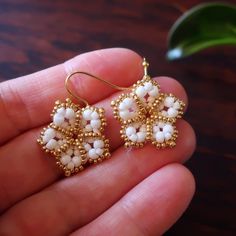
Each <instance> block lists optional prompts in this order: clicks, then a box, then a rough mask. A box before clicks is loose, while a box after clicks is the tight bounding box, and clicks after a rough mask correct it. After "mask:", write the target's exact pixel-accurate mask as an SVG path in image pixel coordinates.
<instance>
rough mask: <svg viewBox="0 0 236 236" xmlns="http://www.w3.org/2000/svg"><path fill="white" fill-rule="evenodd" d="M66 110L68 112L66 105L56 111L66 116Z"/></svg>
mask: <svg viewBox="0 0 236 236" xmlns="http://www.w3.org/2000/svg"><path fill="white" fill-rule="evenodd" d="M65 112H66V110H65V108H64V107H61V108H59V109H57V112H56V113H58V114H60V115H62V116H64V115H65Z"/></svg>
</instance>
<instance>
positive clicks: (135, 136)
mask: <svg viewBox="0 0 236 236" xmlns="http://www.w3.org/2000/svg"><path fill="white" fill-rule="evenodd" d="M137 138H138V137H137V135H136V134H132V135H130V136H129V139H130V140H131V141H132V142H136V141H137Z"/></svg>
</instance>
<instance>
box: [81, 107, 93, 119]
mask: <svg viewBox="0 0 236 236" xmlns="http://www.w3.org/2000/svg"><path fill="white" fill-rule="evenodd" d="M92 112H93V111H92V110H90V109H87V110H84V111H83V118H84V119H85V120H91V115H92Z"/></svg>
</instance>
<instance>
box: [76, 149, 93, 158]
mask: <svg viewBox="0 0 236 236" xmlns="http://www.w3.org/2000/svg"><path fill="white" fill-rule="evenodd" d="M90 148H91V147H90ZM74 155H75V156H80V151H79V150H78V149H76V150H74Z"/></svg>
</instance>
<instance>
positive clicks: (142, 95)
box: [135, 86, 147, 98]
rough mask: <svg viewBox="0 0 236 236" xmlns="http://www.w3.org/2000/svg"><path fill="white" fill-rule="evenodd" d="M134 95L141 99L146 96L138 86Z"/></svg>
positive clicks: (142, 88) (141, 87) (143, 90)
mask: <svg viewBox="0 0 236 236" xmlns="http://www.w3.org/2000/svg"><path fill="white" fill-rule="evenodd" d="M135 93H136V94H137V96H138V97H140V98H143V97H144V96H145V95H146V93H147V92H146V91H145V89H144V87H143V86H139V87H138V88H137V89H136V90H135Z"/></svg>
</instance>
